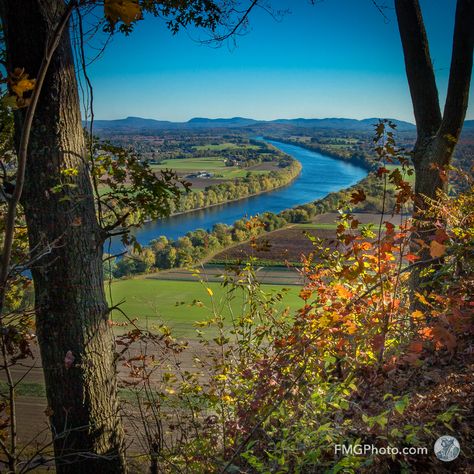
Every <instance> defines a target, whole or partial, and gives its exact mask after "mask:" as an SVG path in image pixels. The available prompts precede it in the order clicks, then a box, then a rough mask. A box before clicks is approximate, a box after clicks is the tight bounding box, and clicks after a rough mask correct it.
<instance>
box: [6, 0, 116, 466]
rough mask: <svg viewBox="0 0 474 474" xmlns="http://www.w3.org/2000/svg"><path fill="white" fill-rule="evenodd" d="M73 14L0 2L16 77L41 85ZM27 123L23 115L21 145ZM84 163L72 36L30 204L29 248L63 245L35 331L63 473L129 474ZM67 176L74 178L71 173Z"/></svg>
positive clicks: (43, 106)
mask: <svg viewBox="0 0 474 474" xmlns="http://www.w3.org/2000/svg"><path fill="white" fill-rule="evenodd" d="M64 8H65V6H64V2H63V1H62V0H22V1H18V0H0V12H1V15H2V22H3V25H4V28H5V39H6V46H7V56H8V67H9V68H10V69H13V68H15V67H22V68H24V69H25V72H26V73H28V74H30V77H33V78H34V77H35V75H36V74H37V72H38V70H39V67H40V63H41V60H42V58H43V55H44V48H45V45H46V44H47V40H48V35H51V33H52V31H53V30H54V28H55V27H56V23H57V22H58V21H59V18H60V17H61V13H62V11H64ZM23 116H24V114H23V113H22V111H19V112H17V113H16V134H17V136H18V135H19V132H20V130H21V124H22V119H23ZM84 157H85V144H84V136H83V131H82V124H81V115H80V108H79V98H78V92H77V82H76V77H75V70H74V61H73V56H72V50H71V44H70V37H69V32H68V31H66V33H65V34H64V35H63V38H62V40H61V43H60V45H59V47H58V49H57V51H56V53H55V55H54V58H53V60H52V63H51V66H50V69H49V71H48V75H47V77H46V80H45V83H44V86H43V90H42V93H41V96H40V101H39V104H38V108H37V112H36V115H35V119H34V123H33V128H32V133H31V139H30V144H29V153H28V162H27V168H26V176H25V187H24V192H23V196H22V205H23V207H24V212H25V216H26V221H27V225H28V235H29V240H30V248H31V249H33V251H35V250H41V249H44V248H45V246H46V245H48V244H52V243H53V242H56V244H55V245H54V247H53V249H52V251H51V252H50V253H49V254H47V255H45V256H44V257H42V259H41V260H40V261H39V263H37V264H36V265H35V267H34V268H32V275H33V280H34V287H35V304H36V328H37V334H38V341H39V345H40V350H41V358H42V363H43V369H44V376H45V381H46V392H47V398H48V405H49V408H50V413H51V415H50V416H51V427H52V432H53V438H54V449H55V456H56V464H57V472H58V473H84V472H87V471H89V472H91V473H92V472H94V473H95V472H97V473H99V472H100V473H109V472H110V473H120V472H125V461H124V435H123V429H122V424H121V419H120V415H119V406H118V400H117V383H116V374H115V364H114V344H113V335H112V330H111V327H110V326H109V324H108V307H107V303H106V299H105V294H104V287H103V268H102V232H101V229H100V228H99V225H98V222H97V218H96V212H95V206H94V199H93V193H92V187H91V182H90V176H89V172H88V166H87V163H86V162H85V161H84ZM68 169H69V170H70V169H74V170H75V171H74V172H73V173H67V172H66V173H65V172H64V170H68ZM58 185H60V187H59V188H58Z"/></svg>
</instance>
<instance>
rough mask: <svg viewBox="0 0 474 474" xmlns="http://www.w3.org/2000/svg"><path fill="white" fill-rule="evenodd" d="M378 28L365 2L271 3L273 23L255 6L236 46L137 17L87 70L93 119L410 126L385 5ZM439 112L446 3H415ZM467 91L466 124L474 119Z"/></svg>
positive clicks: (447, 43)
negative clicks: (387, 120)
mask: <svg viewBox="0 0 474 474" xmlns="http://www.w3.org/2000/svg"><path fill="white" fill-rule="evenodd" d="M385 4H386V5H387V7H388V9H387V10H385V13H386V15H387V17H388V22H387V21H384V18H383V17H382V15H381V14H380V13H379V12H378V11H377V9H376V8H375V7H374V5H373V3H372V1H371V0H319V1H317V2H316V4H315V5H314V6H312V5H311V4H310V2H309V0H274V1H273V5H274V7H275V8H276V9H290V13H288V14H287V15H285V16H284V17H283V18H282V20H281V21H275V20H274V19H273V18H272V17H271V16H270V15H268V14H267V13H265V12H264V11H262V10H256V11H255V12H253V14H252V15H251V17H250V22H251V28H250V31H249V32H248V33H247V34H246V35H245V36H242V37H239V38H238V39H237V45H236V47H232V48H231V47H229V46H228V45H223V46H222V47H220V48H212V47H209V46H203V45H201V44H199V43H197V42H196V41H195V40H194V39H193V38H197V37H198V35H197V34H196V32H192V33H186V32H183V33H180V34H178V35H177V36H172V35H171V33H170V32H169V31H167V30H166V28H165V26H164V24H163V22H161V21H159V20H157V19H154V18H149V19H148V18H147V19H145V20H144V21H141V22H139V23H138V25H137V27H136V30H135V31H134V32H133V34H132V35H130V36H129V37H124V36H122V35H116V36H115V37H114V39H113V41H112V43H111V44H109V45H108V47H107V50H106V52H105V54H104V56H103V57H102V58H101V59H100V60H98V61H96V62H95V63H94V64H93V65H91V66H90V69H89V74H90V76H91V79H92V82H93V85H94V104H95V106H94V110H95V115H96V118H100V119H116V118H123V117H126V116H130V115H133V116H140V117H146V118H155V119H162V120H173V121H185V120H188V119H190V118H192V117H197V116H200V117H210V118H216V117H233V116H243V117H251V118H255V119H275V118H296V117H306V118H323V117H350V118H358V119H361V118H367V117H392V118H397V119H402V120H409V121H413V113H412V105H411V101H410V96H409V91H408V85H407V81H406V77H405V71H404V63H403V56H402V50H401V44H400V39H399V35H398V29H397V24H396V19H395V11H394V10H393V1H392V0H386V1H385ZM421 5H422V8H423V13H424V18H425V23H426V27H427V30H428V36H429V39H430V46H431V54H432V59H433V62H434V66H435V69H436V75H437V79H438V88H439V91H440V96H441V101H442V106H443V103H444V96H445V90H446V85H447V77H448V73H449V64H450V56H451V46H452V33H453V26H454V8H455V0H421ZM473 95H474V94H473V93H471V100H470V106H469V111H468V118H474V113H473V110H474V107H473V104H474V101H473V99H472V96H473Z"/></svg>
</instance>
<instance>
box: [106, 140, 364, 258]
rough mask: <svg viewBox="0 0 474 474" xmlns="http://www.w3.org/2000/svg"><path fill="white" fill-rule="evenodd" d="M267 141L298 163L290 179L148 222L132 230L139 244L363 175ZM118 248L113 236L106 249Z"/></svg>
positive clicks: (320, 192) (306, 197)
mask: <svg viewBox="0 0 474 474" xmlns="http://www.w3.org/2000/svg"><path fill="white" fill-rule="evenodd" d="M268 143H271V144H272V145H274V146H275V147H277V148H279V149H280V150H281V151H283V152H284V153H287V154H288V155H291V156H292V157H293V158H295V159H297V160H298V161H299V162H300V163H301V165H302V168H303V169H302V171H301V173H300V175H299V176H298V177H297V178H296V179H295V180H294V181H292V182H291V183H290V184H288V185H287V186H284V187H282V188H278V189H276V190H275V191H270V192H267V193H263V194H259V195H257V196H252V197H248V198H245V199H241V200H239V201H235V202H230V203H227V204H220V205H217V206H213V207H210V208H207V209H201V210H198V211H193V212H188V213H184V214H179V215H176V216H172V217H168V218H166V219H160V220H157V221H153V222H149V223H147V224H145V225H144V226H142V227H141V228H140V229H138V230H136V231H135V232H134V234H135V236H136V237H137V239H138V241H139V242H140V244H142V245H146V244H148V243H149V242H150V240H152V239H155V238H157V237H158V236H160V235H165V236H166V237H168V238H172V239H177V238H178V237H181V236H183V235H185V234H186V232H189V231H192V230H196V229H206V230H208V229H211V228H212V226H213V225H214V224H217V223H224V224H229V225H230V224H233V223H234V222H235V221H236V220H238V219H241V218H242V217H245V216H250V215H252V216H253V215H256V214H260V213H262V212H265V211H270V212H274V213H278V212H280V211H283V210H284V209H289V208H291V207H295V206H298V205H301V204H305V203H308V202H311V201H315V200H316V199H320V198H322V197H324V196H326V195H327V194H329V193H331V192H334V191H339V190H340V189H343V188H347V187H349V186H352V185H353V184H355V183H357V182H358V181H360V180H361V179H362V178H364V177H365V176H366V175H367V171H366V170H365V169H364V168H361V167H359V166H356V165H353V164H350V163H346V162H344V161H341V160H336V159H334V158H329V157H328V156H325V155H322V154H320V153H316V152H314V151H310V150H306V149H305V148H301V147H299V146H295V145H289V144H287V143H280V142H276V141H271V140H268ZM121 250H122V245H121V243H120V242H119V241H118V240H114V242H113V243H112V246H111V249H110V250H109V249H106V251H112V252H113V253H118V252H120V251H121Z"/></svg>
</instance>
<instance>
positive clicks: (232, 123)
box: [94, 116, 474, 131]
mask: <svg viewBox="0 0 474 474" xmlns="http://www.w3.org/2000/svg"><path fill="white" fill-rule="evenodd" d="M378 120H379V119H378V118H376V117H371V118H365V119H361V120H359V119H352V118H345V117H327V118H294V119H284V118H283V119H274V120H256V119H252V118H247V117H231V118H207V117H193V118H191V119H190V120H188V121H187V122H172V121H169V120H157V119H150V118H143V117H134V116H129V117H126V118H123V119H115V120H95V121H94V127H95V129H96V130H97V131H107V130H108V131H113V130H115V131H124V130H127V131H145V130H148V131H153V130H169V129H188V128H192V129H196V128H244V127H250V126H265V125H267V126H271V125H274V124H281V125H294V126H297V127H308V128H309V127H311V128H321V129H324V128H327V129H328V128H335V129H343V130H369V129H372V128H373V125H374V124H376V123H377V121H378ZM390 120H391V121H392V122H394V123H395V124H396V125H397V129H398V130H399V131H415V130H416V127H415V125H414V124H413V123H411V122H406V121H404V120H397V119H390ZM464 128H465V129H474V120H466V121H465V123H464Z"/></svg>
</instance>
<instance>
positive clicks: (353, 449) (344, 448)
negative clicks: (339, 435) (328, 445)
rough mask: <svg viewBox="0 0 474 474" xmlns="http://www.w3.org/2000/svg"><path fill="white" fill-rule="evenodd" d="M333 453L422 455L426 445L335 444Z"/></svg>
mask: <svg viewBox="0 0 474 474" xmlns="http://www.w3.org/2000/svg"><path fill="white" fill-rule="evenodd" d="M334 453H335V454H342V455H343V456H354V455H355V456H397V455H410V456H415V455H416V456H423V455H425V456H426V455H427V454H428V448H427V447H426V446H404V447H403V448H398V447H397V446H381V447H379V446H375V445H374V444H349V445H345V444H335V445H334Z"/></svg>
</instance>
